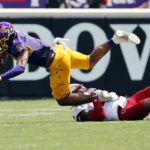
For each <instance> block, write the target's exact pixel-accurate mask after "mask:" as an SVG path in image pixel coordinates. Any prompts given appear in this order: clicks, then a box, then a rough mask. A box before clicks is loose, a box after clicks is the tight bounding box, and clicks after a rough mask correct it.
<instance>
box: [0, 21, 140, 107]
mask: <svg viewBox="0 0 150 150" xmlns="http://www.w3.org/2000/svg"><path fill="white" fill-rule="evenodd" d="M57 42H58V43H59V45H58V44H56V43H57ZM123 42H129V43H133V44H139V43H140V39H139V38H138V37H137V36H136V35H135V34H133V33H127V32H124V31H120V30H118V31H116V32H115V34H114V36H113V38H112V39H110V40H109V41H107V42H106V43H103V44H101V45H99V46H97V47H96V48H95V49H94V50H93V51H92V52H91V54H89V55H84V54H81V53H79V52H74V51H72V50H70V49H69V48H68V46H67V45H66V43H65V41H64V40H63V39H61V38H56V40H55V42H54V43H55V44H54V45H53V46H49V45H48V44H46V43H45V42H43V41H41V40H40V39H36V38H33V37H31V36H29V35H26V34H24V33H21V32H19V31H16V30H15V29H14V27H13V25H12V24H10V23H8V22H0V66H1V67H2V66H3V65H4V64H5V62H6V58H7V55H10V56H12V58H14V59H16V61H17V63H16V64H17V65H16V66H15V67H14V68H12V69H10V70H9V71H8V72H5V73H3V74H1V75H0V80H6V79H9V78H13V77H15V76H17V75H20V74H21V73H23V72H24V71H25V67H26V64H27V63H32V64H34V65H36V66H40V67H44V68H46V69H47V71H48V72H50V73H51V75H50V78H49V79H50V86H51V89H52V95H53V97H54V98H55V99H56V100H57V102H58V104H59V105H62V106H63V105H74V106H76V105H79V104H84V103H87V102H91V101H92V99H91V96H90V95H84V94H80V93H70V90H69V84H70V70H71V69H87V70H88V69H90V68H92V67H94V65H95V64H96V63H97V62H98V61H99V60H100V59H101V58H102V57H103V56H104V55H105V54H106V53H107V52H108V51H109V50H110V49H111V48H112V47H113V46H116V45H117V44H120V43H123Z"/></svg>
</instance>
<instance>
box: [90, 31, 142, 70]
mask: <svg viewBox="0 0 150 150" xmlns="http://www.w3.org/2000/svg"><path fill="white" fill-rule="evenodd" d="M123 42H129V43H133V44H139V43H140V39H139V38H138V37H137V36H136V35H135V34H133V33H127V32H124V31H120V30H118V31H116V32H115V34H114V36H113V38H112V39H110V40H109V41H108V42H106V43H104V44H101V45H99V46H97V47H96V48H95V49H94V50H93V51H92V53H91V54H90V68H91V67H93V66H94V65H95V64H96V63H97V62H98V61H99V60H100V59H101V58H102V57H103V56H104V55H105V54H106V53H107V52H108V51H109V50H110V49H111V48H112V47H113V46H115V45H117V44H120V43H123Z"/></svg>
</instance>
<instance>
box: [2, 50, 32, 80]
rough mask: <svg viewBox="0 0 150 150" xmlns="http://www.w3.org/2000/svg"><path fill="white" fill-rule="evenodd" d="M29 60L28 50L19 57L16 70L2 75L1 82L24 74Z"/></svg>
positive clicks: (13, 69)
mask: <svg viewBox="0 0 150 150" xmlns="http://www.w3.org/2000/svg"><path fill="white" fill-rule="evenodd" d="M28 58H29V50H28V48H26V49H25V50H24V51H23V53H21V54H20V55H19V56H18V57H17V65H16V66H15V67H14V68H12V69H10V70H9V71H7V72H5V73H3V74H1V75H0V80H5V79H9V78H13V77H15V76H17V75H20V74H21V73H23V72H24V71H25V67H26V64H27V62H28Z"/></svg>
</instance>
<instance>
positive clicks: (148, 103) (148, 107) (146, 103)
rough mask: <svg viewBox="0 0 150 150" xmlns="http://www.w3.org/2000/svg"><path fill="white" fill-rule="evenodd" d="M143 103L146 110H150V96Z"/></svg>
mask: <svg viewBox="0 0 150 150" xmlns="http://www.w3.org/2000/svg"><path fill="white" fill-rule="evenodd" d="M143 105H144V110H146V111H148V112H150V98H147V99H145V101H144V104H143Z"/></svg>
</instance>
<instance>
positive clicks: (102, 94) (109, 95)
mask: <svg viewBox="0 0 150 150" xmlns="http://www.w3.org/2000/svg"><path fill="white" fill-rule="evenodd" d="M96 94H97V97H98V100H99V101H100V102H108V101H114V100H117V99H118V95H117V94H116V93H115V92H108V91H102V90H96Z"/></svg>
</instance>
